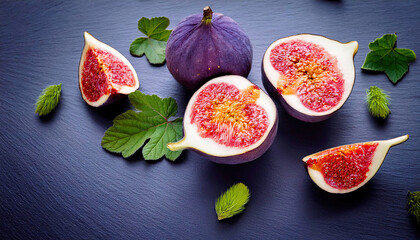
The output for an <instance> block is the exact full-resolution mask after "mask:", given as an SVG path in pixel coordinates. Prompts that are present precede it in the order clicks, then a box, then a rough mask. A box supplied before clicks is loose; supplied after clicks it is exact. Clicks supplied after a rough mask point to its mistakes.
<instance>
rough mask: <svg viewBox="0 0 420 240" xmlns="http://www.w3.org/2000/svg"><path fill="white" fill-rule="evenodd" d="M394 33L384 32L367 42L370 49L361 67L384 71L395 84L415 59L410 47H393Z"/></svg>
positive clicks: (395, 39) (395, 37) (394, 41)
mask: <svg viewBox="0 0 420 240" xmlns="http://www.w3.org/2000/svg"><path fill="white" fill-rule="evenodd" d="M396 42H397V35H396V34H385V35H383V36H382V37H381V38H378V39H376V40H375V41H373V42H371V43H369V49H370V50H371V51H370V52H369V53H368V54H367V56H366V59H365V62H364V63H363V66H362V69H364V70H371V71H379V72H385V73H386V75H387V76H388V78H389V80H391V82H392V83H394V84H396V83H397V82H398V81H399V80H401V78H402V77H403V76H404V75H405V74H406V73H407V72H408V65H409V64H410V62H412V61H414V60H416V54H415V53H414V52H413V51H412V50H410V49H403V48H395V44H396Z"/></svg>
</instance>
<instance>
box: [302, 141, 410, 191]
mask: <svg viewBox="0 0 420 240" xmlns="http://www.w3.org/2000/svg"><path fill="white" fill-rule="evenodd" d="M407 139H408V135H404V136H401V137H397V138H393V139H389V140H382V141H373V142H371V143H375V142H376V143H378V146H377V147H376V149H375V153H374V155H373V158H372V164H371V165H370V166H369V171H368V172H367V175H366V179H365V180H364V181H363V182H361V183H360V184H359V185H357V186H355V187H353V188H350V189H337V188H333V187H331V186H330V185H328V184H327V182H325V179H324V176H323V175H322V173H321V172H320V171H317V170H314V169H312V168H310V167H308V166H306V162H307V161H308V160H309V159H310V158H311V157H312V156H313V155H316V154H317V153H314V154H311V155H309V156H306V157H304V158H303V159H302V161H303V162H304V163H305V167H306V169H307V170H308V174H309V176H310V177H311V179H312V181H314V183H315V184H316V185H318V186H319V187H320V188H321V189H323V190H325V191H327V192H330V193H340V194H341V193H349V192H353V191H355V190H357V189H359V188H360V187H362V186H363V185H365V184H366V183H367V182H369V180H370V179H372V177H373V176H375V174H376V173H377V172H378V170H379V168H380V167H381V165H382V163H383V162H384V159H385V157H386V155H387V153H388V151H389V149H390V148H391V147H392V146H395V145H398V144H400V143H403V142H405V141H407ZM362 144H363V143H362ZM335 148H338V147H335ZM324 151H325V150H324Z"/></svg>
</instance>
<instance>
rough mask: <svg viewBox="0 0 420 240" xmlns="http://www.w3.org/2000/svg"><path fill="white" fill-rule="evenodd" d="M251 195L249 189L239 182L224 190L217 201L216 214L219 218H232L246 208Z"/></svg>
mask: <svg viewBox="0 0 420 240" xmlns="http://www.w3.org/2000/svg"><path fill="white" fill-rule="evenodd" d="M249 197H250V193H249V189H248V187H247V186H245V185H244V184H243V183H237V184H235V185H233V186H232V187H230V188H229V189H228V190H227V191H226V192H224V193H223V194H222V195H221V196H220V197H219V198H218V199H217V201H216V206H215V208H216V214H217V218H218V219H219V220H222V219H225V218H230V217H232V216H234V215H236V214H239V213H241V212H242V211H243V210H244V209H245V204H247V203H248V201H249Z"/></svg>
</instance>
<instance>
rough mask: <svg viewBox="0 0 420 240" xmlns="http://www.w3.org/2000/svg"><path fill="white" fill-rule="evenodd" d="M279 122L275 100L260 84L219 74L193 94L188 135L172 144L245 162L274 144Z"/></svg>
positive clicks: (221, 160) (187, 119)
mask: <svg viewBox="0 0 420 240" xmlns="http://www.w3.org/2000/svg"><path fill="white" fill-rule="evenodd" d="M277 123H278V119H277V109H276V106H275V104H274V102H273V101H272V100H271V98H270V97H269V96H268V95H266V94H265V93H264V92H263V91H262V90H261V89H260V88H259V87H258V86H256V85H254V84H252V83H251V82H250V81H248V80H247V79H246V78H244V77H241V76H237V75H228V76H223V77H218V78H214V79H212V80H210V81H208V82H207V83H206V84H204V85H203V86H202V87H201V88H200V89H198V90H197V92H195V93H194V95H193V96H192V97H191V99H190V101H189V103H188V106H187V109H186V110H185V115H184V122H183V124H184V138H183V139H181V140H180V141H179V142H175V143H169V144H168V148H169V149H170V150H172V151H176V150H181V149H185V148H191V149H193V150H196V151H198V152H199V153H201V154H203V155H205V156H207V157H208V158H209V159H210V160H212V161H214V162H217V163H224V164H239V163H244V162H248V161H252V160H255V159H256V158H258V157H260V156H261V155H262V154H263V153H264V152H265V151H266V150H267V149H268V148H269V147H270V145H271V144H272V143H273V140H274V137H275V135H276V134H277Z"/></svg>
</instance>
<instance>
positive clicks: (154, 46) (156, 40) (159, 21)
mask: <svg viewBox="0 0 420 240" xmlns="http://www.w3.org/2000/svg"><path fill="white" fill-rule="evenodd" d="M168 26H169V19H168V18H166V17H155V18H152V19H148V18H145V17H142V18H141V19H140V20H139V22H138V28H139V30H140V31H141V32H142V33H144V34H145V35H146V36H147V37H141V38H137V39H136V40H134V41H133V42H132V43H131V45H130V53H131V54H132V55H134V56H138V57H141V56H143V55H146V57H147V59H148V60H149V62H150V63H151V64H162V63H164V62H165V49H166V42H167V41H168V38H169V35H170V34H171V32H172V30H166V28H167V27H168Z"/></svg>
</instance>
